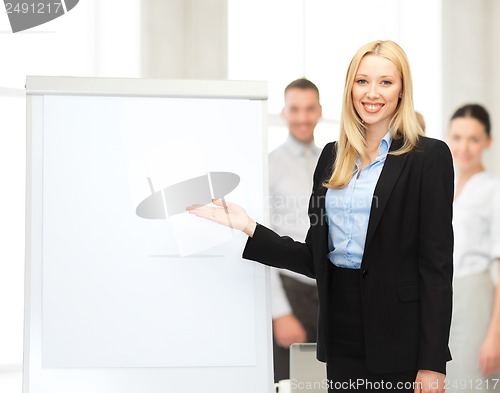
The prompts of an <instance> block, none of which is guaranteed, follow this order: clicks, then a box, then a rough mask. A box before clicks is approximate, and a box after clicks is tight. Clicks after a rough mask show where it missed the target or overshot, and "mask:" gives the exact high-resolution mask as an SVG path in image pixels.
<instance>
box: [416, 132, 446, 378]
mask: <svg viewBox="0 0 500 393" xmlns="http://www.w3.org/2000/svg"><path fill="white" fill-rule="evenodd" d="M426 150H427V151H425V154H424V160H423V170H422V173H421V176H422V179H421V195H420V228H419V276H420V330H419V331H420V333H419V356H418V364H417V365H418V369H419V370H433V371H438V372H441V373H443V374H446V362H447V361H448V360H451V355H450V351H449V348H448V340H449V332H450V325H451V310H452V278H453V277H452V276H453V228H452V209H453V194H454V172H453V163H452V158H451V153H450V150H449V148H448V146H447V145H446V144H445V143H444V142H442V141H436V143H433V144H432V145H431V146H429V149H426Z"/></svg>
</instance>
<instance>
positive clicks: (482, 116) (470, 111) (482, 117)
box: [451, 104, 491, 136]
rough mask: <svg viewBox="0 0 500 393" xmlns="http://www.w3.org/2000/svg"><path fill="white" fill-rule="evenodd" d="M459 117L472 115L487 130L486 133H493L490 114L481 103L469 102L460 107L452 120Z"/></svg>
mask: <svg viewBox="0 0 500 393" xmlns="http://www.w3.org/2000/svg"><path fill="white" fill-rule="evenodd" d="M458 117H471V118H473V119H476V120H477V121H479V122H480V123H481V124H482V125H483V126H484V129H485V131H486V135H488V136H490V135H491V123H490V115H489V113H488V111H487V110H486V108H485V107H484V106H482V105H479V104H467V105H464V106H461V107H460V108H458V109H457V110H456V111H455V113H454V114H453V116H452V117H451V120H453V119H456V118H458Z"/></svg>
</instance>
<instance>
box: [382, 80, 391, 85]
mask: <svg viewBox="0 0 500 393" xmlns="http://www.w3.org/2000/svg"><path fill="white" fill-rule="evenodd" d="M382 84H383V85H385V86H390V85H392V82H391V81H382Z"/></svg>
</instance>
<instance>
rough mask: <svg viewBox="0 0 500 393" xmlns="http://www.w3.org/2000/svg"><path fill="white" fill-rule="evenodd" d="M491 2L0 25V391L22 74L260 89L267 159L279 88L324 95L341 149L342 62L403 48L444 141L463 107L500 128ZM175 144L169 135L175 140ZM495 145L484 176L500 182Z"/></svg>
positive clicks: (20, 192)
mask: <svg viewBox="0 0 500 393" xmlns="http://www.w3.org/2000/svg"><path fill="white" fill-rule="evenodd" d="M499 18H500V2H498V1H497V0H439V1H438V0H419V1H415V0H384V1H379V2H373V1H369V0H351V1H348V2H347V1H332V0H252V1H249V0H80V2H79V4H78V5H77V6H76V7H75V8H74V9H73V10H71V11H70V12H69V13H68V14H67V15H64V16H63V17H60V18H58V19H56V20H54V21H52V22H49V23H47V24H45V25H41V26H39V27H36V28H33V29H31V30H28V31H26V32H20V33H16V34H12V33H11V31H10V25H9V22H8V19H7V14H6V13H1V14H0V48H1V50H2V61H1V62H0V71H1V72H0V184H1V188H0V391H1V392H3V393H14V392H15V393H20V392H21V365H22V356H23V353H22V340H23V308H24V304H23V298H24V224H25V221H24V219H25V218H24V217H25V213H24V207H25V205H24V203H25V160H26V153H25V151H26V145H25V142H26V138H25V123H26V121H25V90H24V85H25V79H26V75H70V76H96V77H130V78H167V79H236V80H265V81H267V82H268V86H269V101H268V111H269V119H268V120H269V148H270V149H272V148H273V147H275V146H277V145H278V144H279V143H281V141H282V140H283V139H284V138H285V135H286V133H287V130H286V128H285V127H284V123H283V122H282V121H281V118H280V115H279V114H280V111H281V107H282V104H283V89H284V87H285V86H286V85H287V83H288V82H290V81H291V80H293V79H295V78H299V77H302V76H306V77H307V78H309V79H311V80H312V81H314V82H315V83H316V84H317V85H318V87H319V89H320V92H321V101H322V105H323V114H324V119H323V120H322V122H321V123H320V125H319V126H318V128H317V133H316V135H317V138H316V141H317V143H318V145H324V144H325V143H326V142H327V141H330V140H334V139H336V137H337V127H338V121H339V114H340V104H341V99H342V91H343V83H344V76H345V72H346V69H347V66H348V61H349V60H350V58H351V57H352V55H353V54H354V52H355V50H356V49H357V48H358V47H359V46H361V45H362V44H364V43H366V42H369V41H373V40H376V39H392V40H395V41H397V42H398V43H399V44H401V46H402V47H403V48H404V49H405V51H406V52H407V54H408V57H409V58H410V63H411V65H412V71H413V77H414V86H415V92H414V99H415V106H416V109H417V110H418V111H420V112H421V113H422V114H423V115H424V116H425V120H426V123H427V133H428V135H430V136H432V137H436V138H444V137H445V132H446V126H447V119H448V117H449V116H450V114H451V112H452V111H453V109H454V108H455V107H457V106H458V105H460V104H462V103H465V102H479V103H482V104H484V105H486V106H487V107H488V109H489V110H490V112H491V114H492V117H493V119H492V121H493V134H494V135H495V132H496V131H497V130H498V129H500V126H498V125H500V111H499V110H498V108H499V106H500V95H499V94H498V93H497V88H498V87H499V86H500V73H498V72H496V70H498V69H500V53H499V52H498V51H496V50H495V49H496V48H498V47H500V30H499V29H498V28H495V26H496V21H497V20H498V19H499ZM173 132H175V131H173ZM497 149H498V144H497V145H494V146H493V148H492V151H491V152H490V154H489V156H488V157H487V159H488V161H487V166H488V168H489V169H490V170H491V171H492V172H494V173H497V174H500V158H499V154H495V151H497Z"/></svg>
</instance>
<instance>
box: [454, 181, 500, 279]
mask: <svg viewBox="0 0 500 393" xmlns="http://www.w3.org/2000/svg"><path fill="white" fill-rule="evenodd" d="M453 230H454V234H455V246H454V253H453V260H454V267H455V271H454V277H455V278H459V277H464V276H467V275H470V274H473V273H479V272H484V271H486V270H488V269H489V268H490V266H491V263H492V262H493V261H494V260H495V259H497V258H500V180H499V179H497V178H496V177H494V176H492V175H490V174H489V173H487V172H480V173H477V174H476V175H474V176H473V177H471V178H470V180H469V181H468V182H467V183H466V184H465V186H464V188H463V189H462V192H461V194H460V195H459V196H458V198H456V199H455V202H454V203H453Z"/></svg>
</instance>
